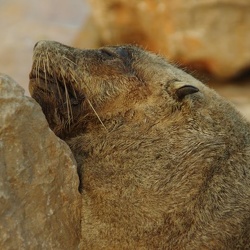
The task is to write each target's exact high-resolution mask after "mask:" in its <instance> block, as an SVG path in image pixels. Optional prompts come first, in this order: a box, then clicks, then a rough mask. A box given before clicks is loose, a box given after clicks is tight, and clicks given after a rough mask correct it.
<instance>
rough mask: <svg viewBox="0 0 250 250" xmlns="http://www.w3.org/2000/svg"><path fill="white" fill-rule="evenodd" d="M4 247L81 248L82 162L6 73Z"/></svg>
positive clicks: (0, 124)
mask: <svg viewBox="0 0 250 250" xmlns="http://www.w3.org/2000/svg"><path fill="white" fill-rule="evenodd" d="M0 107H1V108H0V249H4V250H8V249H9V250H14V249H18V250H19V249H25V250H26V249H46V250H47V249H53V250H54V249H77V246H78V242H79V232H80V213H79V211H80V194H79V192H78V185H79V180H78V176H77V171H76V163H75V160H74V158H73V155H72V153H71V151H70V149H69V147H68V146H67V145H66V143H65V142H63V141H62V140H60V139H59V138H57V137H56V136H55V135H54V133H53V132H52V131H51V130H50V129H49V126H48V124H47V121H46V120H45V117H44V115H43V113H42V111H41V108H40V106H39V105H38V104H37V103H36V102H35V101H34V100H33V99H31V98H29V97H26V96H24V90H23V89H22V88H21V87H20V86H18V85H17V84H16V83H15V82H14V81H13V80H12V79H11V78H9V77H8V76H5V75H1V74H0Z"/></svg>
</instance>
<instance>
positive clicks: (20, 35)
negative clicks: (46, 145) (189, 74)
mask: <svg viewBox="0 0 250 250" xmlns="http://www.w3.org/2000/svg"><path fill="white" fill-rule="evenodd" d="M90 11H91V9H90V7H89V5H88V4H87V3H86V2H85V1H84V0H71V1H67V0H52V1H51V0H44V1H38V0H0V30H1V39H0V72H1V73H5V74H7V75H9V76H11V77H12V78H13V79H14V80H15V81H16V82H18V83H19V84H21V85H22V86H23V87H24V89H25V91H26V94H27V95H29V92H28V76H29V71H30V68H31V62H32V50H33V46H34V44H35V43H36V42H37V41H39V40H56V41H60V42H62V43H65V44H68V45H71V44H73V43H74V40H75V39H76V37H77V36H78V35H79V32H80V31H81V29H82V26H83V25H84V24H85V22H86V20H87V18H88V16H89V13H90ZM207 79H208V80H206V84H208V85H209V86H211V87H213V88H215V89H216V90H217V91H218V92H219V93H220V94H221V95H222V96H224V97H226V98H227V99H229V100H230V101H232V102H233V103H234V104H235V105H236V107H237V108H238V109H239V110H240V112H242V113H243V114H244V115H245V116H246V117H247V119H248V120H250V77H248V78H245V79H241V80H237V81H227V82H219V81H216V80H214V79H212V78H210V77H208V78H207Z"/></svg>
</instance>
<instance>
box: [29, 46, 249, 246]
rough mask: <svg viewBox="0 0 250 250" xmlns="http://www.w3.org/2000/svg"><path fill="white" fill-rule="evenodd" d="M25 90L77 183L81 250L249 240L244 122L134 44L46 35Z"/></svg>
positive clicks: (212, 94) (221, 102)
mask: <svg viewBox="0 0 250 250" xmlns="http://www.w3.org/2000/svg"><path fill="white" fill-rule="evenodd" d="M30 92H31V95H32V96H33V97H34V98H35V99H36V100H37V102H38V103H40V105H41V107H42V109H43V111H44V113H45V115H46V117H47V119H48V122H49V124H50V127H51V128H52V129H53V130H54V131H55V133H56V134H57V135H58V136H59V137H61V138H62V139H64V140H65V141H66V142H67V143H68V145H69V146H70V148H71V150H72V151H73V153H74V155H75V157H76V160H77V162H78V165H79V173H80V178H81V181H82V190H81V192H82V222H81V223H82V239H81V246H80V248H81V249H177V250H178V249H227V250H228V249H250V240H249V239H250V124H249V123H248V122H247V121H246V120H245V119H244V118H243V117H242V115H241V114H240V113H238V112H237V111H236V110H235V108H234V107H233V106H232V105H231V104H230V103H228V102H227V101H226V100H224V99H223V98H222V97H220V96H219V95H218V94H217V93H216V92H215V91H213V90H212V89H210V88H209V87H207V86H206V85H204V84H202V83H201V82H200V81H198V80H196V79H194V78H193V77H192V76H190V75H188V74H187V73H185V72H183V71H182V70H180V69H178V68H176V67H174V66H173V65H171V64H170V63H169V62H168V61H167V60H166V59H164V58H162V57H160V56H159V55H155V54H153V53H150V52H147V51H145V50H143V49H141V48H139V47H135V46H130V45H124V46H109V47H103V48H100V49H96V50H80V49H77V48H72V47H68V46H65V45H62V44H60V43H57V42H52V41H41V42H39V43H37V44H36V46H35V49H34V60H33V66H32V70H31V73H30Z"/></svg>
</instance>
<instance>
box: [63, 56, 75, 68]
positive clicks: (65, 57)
mask: <svg viewBox="0 0 250 250" xmlns="http://www.w3.org/2000/svg"><path fill="white" fill-rule="evenodd" d="M62 58H64V59H66V60H67V61H69V62H71V63H73V64H74V65H76V66H77V64H76V63H75V62H73V61H71V60H70V59H69V58H68V57H66V56H64V55H63V56H62Z"/></svg>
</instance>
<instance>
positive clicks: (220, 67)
mask: <svg viewBox="0 0 250 250" xmlns="http://www.w3.org/2000/svg"><path fill="white" fill-rule="evenodd" d="M89 2H90V4H91V5H92V12H93V18H92V19H93V20H92V23H91V22H90V23H89V26H87V28H86V32H87V34H84V37H80V38H78V42H77V44H79V45H80V44H81V42H80V41H82V42H83V44H84V45H87V46H88V45H91V44H92V45H93V44H96V42H97V43H98V42H100V44H117V43H118V44H120V43H137V44H142V45H143V46H145V47H146V48H148V49H151V50H153V51H156V52H160V53H161V54H165V55H166V56H167V57H168V58H169V59H170V60H174V61H179V62H181V63H183V64H186V65H190V66H194V67H198V68H204V69H205V70H208V71H210V72H212V73H213V74H215V75H217V76H219V77H231V76H234V75H236V74H238V73H239V72H240V71H241V70H243V69H245V68H247V67H250V49H249V48H250V32H249V30H250V14H249V13H250V12H249V11H250V1H249V0H237V1H236V0H209V1H208V0H200V1H196V0H160V1H155V0H146V1H145V0H139V1H138V0H130V1H124V0H106V1H103V0H89ZM90 25H92V26H90ZM93 27H95V28H96V30H97V31H96V32H95V31H93V30H94V28H93ZM86 32H85V33H86ZM96 34H99V37H97V36H96ZM79 40H80V41H79ZM86 40H87V41H90V42H88V43H86V42H85V41H86Z"/></svg>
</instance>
